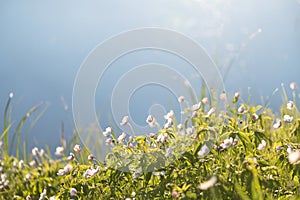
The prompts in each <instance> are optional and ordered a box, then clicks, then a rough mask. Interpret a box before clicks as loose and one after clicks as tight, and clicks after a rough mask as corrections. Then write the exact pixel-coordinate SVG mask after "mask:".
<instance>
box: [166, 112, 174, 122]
mask: <svg viewBox="0 0 300 200" xmlns="http://www.w3.org/2000/svg"><path fill="white" fill-rule="evenodd" d="M164 118H165V119H167V120H168V119H173V118H174V111H173V110H170V112H168V113H167V114H166V115H165V116H164Z"/></svg>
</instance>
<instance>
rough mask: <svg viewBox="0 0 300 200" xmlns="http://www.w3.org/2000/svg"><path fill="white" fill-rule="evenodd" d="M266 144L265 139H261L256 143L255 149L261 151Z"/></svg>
mask: <svg viewBox="0 0 300 200" xmlns="http://www.w3.org/2000/svg"><path fill="white" fill-rule="evenodd" d="M266 146H267V143H266V141H265V140H262V141H261V143H260V144H259V145H258V147H257V150H259V151H261V150H263V149H264V148H266Z"/></svg>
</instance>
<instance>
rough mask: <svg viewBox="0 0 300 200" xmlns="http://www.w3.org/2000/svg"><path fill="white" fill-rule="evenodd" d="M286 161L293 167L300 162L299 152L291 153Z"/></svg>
mask: <svg viewBox="0 0 300 200" xmlns="http://www.w3.org/2000/svg"><path fill="white" fill-rule="evenodd" d="M288 159H289V162H290V163H291V164H293V165H294V164H297V163H298V162H299V161H300V150H297V151H294V152H291V153H290V154H289V155H288Z"/></svg>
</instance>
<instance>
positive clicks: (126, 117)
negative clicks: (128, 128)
mask: <svg viewBox="0 0 300 200" xmlns="http://www.w3.org/2000/svg"><path fill="white" fill-rule="evenodd" d="M128 122H129V117H128V116H124V117H123V119H122V121H121V123H120V125H121V126H125V125H127V124H128Z"/></svg>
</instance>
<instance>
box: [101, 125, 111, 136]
mask: <svg viewBox="0 0 300 200" xmlns="http://www.w3.org/2000/svg"><path fill="white" fill-rule="evenodd" d="M111 132H112V129H111V127H107V128H106V129H105V131H104V132H103V135H104V136H105V137H108V136H109V135H110V134H111Z"/></svg>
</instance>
